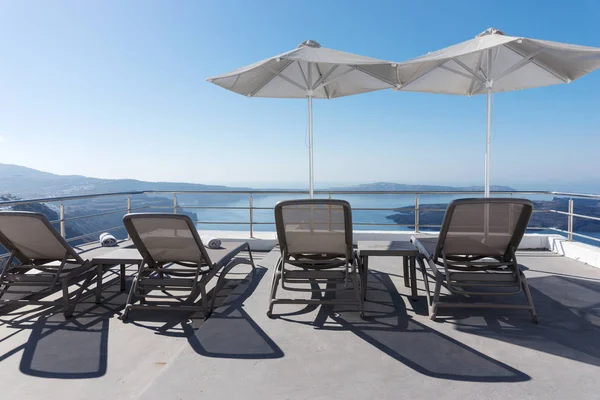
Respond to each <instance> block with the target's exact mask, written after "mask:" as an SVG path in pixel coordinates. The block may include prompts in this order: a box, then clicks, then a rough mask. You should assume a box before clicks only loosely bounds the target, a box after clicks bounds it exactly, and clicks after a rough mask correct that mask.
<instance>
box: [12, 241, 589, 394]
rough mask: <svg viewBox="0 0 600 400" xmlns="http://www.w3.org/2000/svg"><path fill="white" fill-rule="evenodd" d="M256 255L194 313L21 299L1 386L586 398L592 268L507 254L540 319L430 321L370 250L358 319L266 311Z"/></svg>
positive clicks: (389, 263) (263, 264)
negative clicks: (34, 305)
mask: <svg viewBox="0 0 600 400" xmlns="http://www.w3.org/2000/svg"><path fill="white" fill-rule="evenodd" d="M257 255H258V257H257V258H258V267H257V269H256V270H255V272H254V273H252V274H248V271H249V270H245V269H244V268H246V267H245V266H240V267H239V269H238V270H235V269H234V271H233V273H232V274H231V275H230V276H229V282H228V286H227V288H226V290H224V291H223V292H221V295H220V302H221V305H220V306H219V307H218V309H217V310H216V312H215V313H214V314H213V315H212V316H211V317H210V318H209V319H208V320H207V321H206V322H202V320H201V319H199V318H196V317H195V316H190V315H189V314H188V315H186V314H179V313H177V314H164V313H162V312H150V311H148V312H146V311H143V312H142V311H137V312H132V313H131V318H132V322H131V323H128V324H124V323H122V322H121V321H120V320H119V319H118V315H119V313H120V312H121V311H122V309H123V303H124V300H125V294H124V293H120V292H119V291H118V285H114V286H112V287H111V288H109V290H107V291H106V292H105V295H104V298H105V302H104V303H103V304H102V305H95V304H94V303H93V296H91V297H89V298H87V299H86V300H85V302H84V303H83V304H81V305H80V306H79V307H78V309H77V310H78V313H76V315H75V317H74V318H73V319H72V320H69V321H65V320H64V319H63V317H62V314H60V313H58V314H50V313H48V312H44V311H35V310H29V311H28V312H27V313H23V312H22V311H23V310H21V312H20V313H18V312H17V311H13V312H12V313H10V314H8V315H6V314H4V315H0V384H1V388H2V389H1V393H2V395H1V397H2V398H3V399H58V398H60V399H109V398H110V399H136V398H142V399H162V400H164V399H197V398H205V399H242V398H243V399H311V400H315V399H371V398H373V399H399V398H411V399H433V398H445V399H457V398H461V399H484V398H485V399H503V400H505V399H509V398H518V399H569V398H571V399H598V398H600V379H599V376H600V374H599V373H600V368H599V366H600V306H599V304H600V270H599V269H596V268H594V267H590V266H588V265H585V264H582V263H579V262H577V261H574V260H571V259H568V258H565V257H561V256H559V255H556V254H553V253H550V252H522V253H520V262H521V264H523V265H524V267H525V268H527V271H526V274H527V276H528V277H529V282H530V284H531V286H532V292H533V297H534V300H535V304H536V306H537V309H538V314H539V317H540V321H541V323H540V325H535V324H533V323H532V322H531V319H530V316H529V314H528V313H527V312H523V311H506V310H490V311H485V310H463V311H458V312H455V313H454V311H451V310H448V311H446V312H447V313H449V314H446V316H444V315H442V316H441V318H440V322H433V321H430V320H429V318H428V317H427V316H426V315H425V314H426V303H425V297H424V292H423V291H422V290H421V291H420V295H421V296H420V299H419V300H418V301H417V302H412V301H411V300H409V298H408V297H407V295H408V294H409V292H408V289H407V288H405V287H404V285H403V280H402V278H401V277H400V276H399V274H401V271H402V268H401V266H400V265H401V264H400V262H399V260H398V259H395V258H373V259H372V261H371V270H372V273H371V275H370V277H369V287H368V299H369V301H368V302H367V313H366V314H367V316H366V319H365V320H360V319H359V317H358V314H357V313H356V312H354V311H344V310H335V309H332V308H331V307H316V308H315V307H308V308H304V307H303V306H280V307H281V308H276V312H285V314H284V315H281V316H280V317H279V318H277V319H269V318H267V316H266V314H265V312H266V310H267V303H268V291H269V286H270V283H271V275H270V272H271V270H272V268H273V266H274V264H275V260H276V257H277V253H276V252H275V251H272V252H270V253H268V254H267V253H262V254H260V253H259V254H257ZM419 278H420V277H419ZM419 284H420V285H421V288H422V282H421V281H419ZM515 300H521V299H520V298H519V299H515ZM182 321H183V322H182Z"/></svg>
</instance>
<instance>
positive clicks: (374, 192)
mask: <svg viewBox="0 0 600 400" xmlns="http://www.w3.org/2000/svg"><path fill="white" fill-rule="evenodd" d="M483 193H484V192H483V190H315V194H317V195H335V194H346V195H435V194H438V195H460V194H479V195H481V194H483ZM490 193H491V194H492V195H506V194H513V195H514V194H519V195H554V196H564V197H581V198H595V199H600V194H591V193H571V192H556V191H547V190H508V191H507V190H496V191H491V192H490ZM141 194H220V195H231V194H233V195H236V194H238V195H261V194H264V195H279V194H298V195H308V191H307V190H271V189H244V190H138V191H125V192H108V193H90V194H81V195H71V196H55V197H41V198H30V199H21V200H8V201H0V207H7V206H14V205H23V204H31V203H54V202H60V201H71V200H84V199H93V198H100V197H109V196H132V195H141Z"/></svg>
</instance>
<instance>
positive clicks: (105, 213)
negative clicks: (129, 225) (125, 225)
mask: <svg viewBox="0 0 600 400" xmlns="http://www.w3.org/2000/svg"><path fill="white" fill-rule="evenodd" d="M147 208H148V206H142V207H136V208H131V209H130V210H127V209H126V208H123V209H121V210H116V211H107V212H103V213H98V214H89V215H80V216H78V217H71V218H65V219H64V221H65V222H66V221H77V220H80V219H85V218H93V217H102V216H104V215H111V214H119V213H122V212H125V213H126V212H128V211H135V210H144V209H147ZM54 222H60V220H57V221H54Z"/></svg>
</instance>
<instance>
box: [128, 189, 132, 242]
mask: <svg viewBox="0 0 600 400" xmlns="http://www.w3.org/2000/svg"><path fill="white" fill-rule="evenodd" d="M130 212H131V195H127V214H129V213H130ZM129 239H131V238H130V237H129V231H127V240H129Z"/></svg>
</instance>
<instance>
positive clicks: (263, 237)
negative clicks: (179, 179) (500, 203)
mask: <svg viewBox="0 0 600 400" xmlns="http://www.w3.org/2000/svg"><path fill="white" fill-rule="evenodd" d="M200 234H201V235H207V236H212V237H217V238H220V239H221V240H223V241H225V242H228V241H229V242H233V241H239V240H243V241H247V242H248V243H249V244H250V248H251V249H252V250H255V251H270V250H271V249H273V247H275V246H276V245H277V234H276V233H275V232H254V237H252V238H251V237H249V234H248V232H246V231H200ZM437 234H438V232H426V233H423V232H421V233H418V234H415V233H414V232H408V231H400V232H398V231H354V237H353V239H354V244H356V242H358V241H359V240H410V238H411V236H424V237H431V236H437ZM551 239H552V241H551ZM558 239H563V240H564V239H565V238H564V237H563V236H558V235H544V234H538V233H532V234H527V235H525V236H524V237H523V240H522V241H521V244H520V246H519V250H548V249H551V243H554V241H556V240H558ZM590 247H593V246H590ZM596 249H597V251H598V250H600V249H598V248H596ZM567 257H568V256H567Z"/></svg>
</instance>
